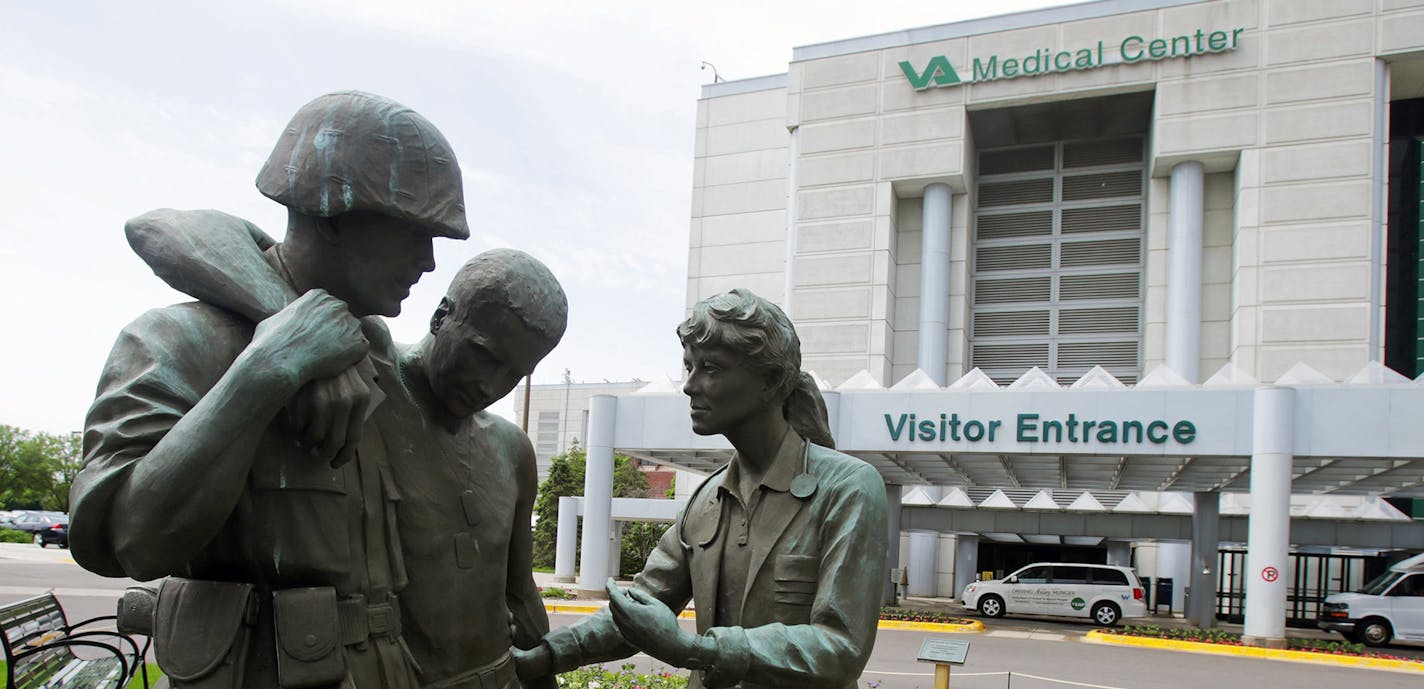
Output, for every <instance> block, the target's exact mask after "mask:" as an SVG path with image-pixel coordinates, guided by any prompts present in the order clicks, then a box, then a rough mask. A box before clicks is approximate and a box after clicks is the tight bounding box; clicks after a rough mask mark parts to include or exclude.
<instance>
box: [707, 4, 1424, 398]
mask: <svg viewBox="0 0 1424 689" xmlns="http://www.w3.org/2000/svg"><path fill="white" fill-rule="evenodd" d="M1198 30H1201V33H1200V34H1198V33H1197V32H1198ZM1212 32H1222V33H1221V36H1227V37H1228V38H1229V40H1232V41H1235V47H1234V49H1223V50H1221V51H1219V52H1210V51H1209V48H1210V47H1211V42H1212V41H1213V40H1214V39H1213V37H1212V35H1213V34H1212ZM1128 36H1138V37H1140V38H1141V41H1140V42H1138V43H1131V44H1130V46H1131V47H1132V49H1133V50H1134V51H1137V50H1140V51H1143V54H1144V55H1147V54H1148V52H1147V51H1149V50H1150V49H1151V47H1152V46H1151V43H1152V41H1153V39H1161V40H1162V41H1163V42H1162V43H1161V44H1160V45H1161V48H1162V50H1164V51H1170V49H1171V48H1172V47H1173V46H1174V45H1179V43H1174V42H1173V39H1174V38H1180V37H1187V44H1189V45H1190V47H1192V48H1193V49H1195V48H1196V46H1197V45H1198V44H1200V45H1203V46H1206V49H1204V52H1200V53H1194V54H1192V55H1189V56H1185V57H1171V56H1170V55H1168V56H1167V57H1164V58H1162V59H1158V60H1151V59H1141V60H1138V61H1135V62H1131V63H1125V62H1120V63H1118V64H1112V62H1113V59H1112V55H1111V53H1113V52H1115V51H1118V52H1120V46H1121V45H1122V43H1121V41H1122V40H1123V39H1124V38H1125V37H1128ZM1228 38H1222V39H1221V41H1225V40H1228ZM1100 40H1101V41H1103V42H1104V45H1105V47H1106V49H1105V51H1104V52H1105V54H1106V57H1105V59H1104V60H1103V62H1104V65H1103V66H1100V67H1096V68H1093V69H1085V70H1081V71H1061V72H1059V71H1054V72H1050V73H1046V74H1040V75H1035V76H1018V77H1016V78H1001V79H997V80H992V81H975V82H973V83H960V84H956V85H951V86H945V87H931V88H927V89H924V90H916V88H914V86H912V84H911V83H910V81H909V79H908V78H907V75H906V73H905V72H904V71H902V68H901V66H900V63H901V61H908V62H910V63H911V64H912V65H913V66H914V69H915V70H916V71H919V70H925V69H926V66H927V65H928V64H930V62H929V61H930V60H931V58H934V57H936V56H944V57H945V58H947V59H948V62H949V63H950V64H952V65H953V67H954V69H955V70H956V71H957V73H958V76H959V77H960V78H961V79H964V80H965V81H966V82H969V81H970V79H971V77H972V75H973V71H974V68H973V67H972V65H973V62H974V60H975V59H976V58H979V59H981V60H987V58H988V56H998V58H999V60H1000V63H999V65H1000V68H1001V69H1006V67H1004V65H1006V63H1005V62H1003V61H1004V60H1006V59H1007V58H1008V57H1011V56H1020V57H1019V59H1021V60H1023V58H1024V56H1028V55H1030V54H1034V55H1037V54H1038V53H1037V52H1036V51H1040V50H1043V51H1047V52H1046V53H1044V54H1045V55H1049V56H1051V55H1054V54H1056V53H1058V52H1061V51H1067V52H1069V53H1073V54H1076V53H1075V51H1078V50H1080V49H1084V48H1090V49H1091V48H1092V47H1095V46H1096V45H1097V44H1098V42H1099V41H1100ZM1218 42H1220V41H1218ZM1422 62H1424V0H1383V1H1381V2H1375V1H1372V0H1329V1H1323V0H1320V1H1307V0H1212V1H1209V2H1190V1H1182V0H1138V1H1126V0H1106V1H1104V2H1097V3H1089V4H1083V5H1073V6H1069V7H1063V8H1057V9H1053V10H1043V11H1038V12H1029V13H1022V14H1017V15H1009V16H1005V17H996V18H990V19H985V20H977V21H971V22H964V23H960V24H953V25H944V26H938V27H927V28H924V29H913V30H906V31H904V32H898V33H892V34H883V35H880V36H871V37H865V38H859V39H850V40H846V41H838V42H833V43H826V44H820V45H815V46H807V47H803V48H797V49H796V50H795V53H794V60H793V62H791V63H790V64H789V65H788V69H787V73H786V74H785V75H777V76H772V77H764V78H760V79H755V80H746V81H738V82H726V83H721V84H715V85H709V86H706V87H704V92H703V98H702V99H701V100H700V101H699V102H698V117H697V135H696V160H695V167H694V170H695V172H694V181H693V202H692V224H691V246H690V249H689V257H688V290H687V303H688V305H689V307H690V306H691V305H692V304H693V303H695V302H696V301H698V300H700V299H702V298H704V297H707V296H710V295H712V294H715V293H717V292H720V291H723V290H726V289H729V288H731V287H737V286H742V287H748V288H750V289H752V290H753V291H756V292H758V293H759V294H762V295H763V296H766V297H768V298H770V299H772V300H774V301H777V302H778V303H781V304H783V305H786V304H788V303H789V305H790V313H791V316H792V318H793V319H794V320H795V322H796V323H797V327H798V330H799V331H800V333H801V337H802V340H803V352H804V357H805V364H804V366H805V368H807V369H808V370H813V371H815V372H816V373H818V374H819V375H820V376H822V377H823V378H824V379H825V380H826V381H828V382H829V383H830V384H832V385H837V384H839V383H841V382H843V381H845V380H846V379H848V378H850V377H851V376H852V375H854V374H855V373H857V372H859V371H861V370H867V371H869V373H870V375H871V376H873V377H874V378H875V380H877V381H878V382H879V383H881V384H883V385H890V384H893V383H894V382H896V381H898V380H900V379H901V378H903V377H904V376H906V375H907V374H909V373H910V372H912V371H913V370H914V369H915V368H916V367H917V362H916V343H917V339H918V335H919V330H918V311H917V305H918V303H919V290H920V260H919V252H920V232H921V230H922V228H921V197H922V196H923V190H924V188H925V186H926V185H927V184H931V183H944V184H947V185H949V187H950V189H951V190H952V193H953V203H952V214H951V221H950V267H949V278H948V290H949V321H948V329H949V347H948V362H947V369H948V371H947V373H948V379H949V380H954V379H956V378H958V377H959V376H960V375H962V374H963V373H965V372H967V371H968V370H969V369H970V368H971V367H972V365H973V361H972V360H971V355H970V344H969V343H970V311H971V306H970V302H969V299H968V294H969V289H970V285H971V279H970V276H971V275H972V270H973V266H972V265H971V264H972V262H973V255H974V252H973V244H974V242H973V239H972V237H973V234H974V232H973V226H974V213H975V202H974V196H975V193H976V187H977V184H978V180H977V172H976V157H977V152H978V150H979V149H978V148H977V147H976V132H975V129H974V127H973V126H972V125H971V116H972V115H973V114H974V113H977V112H985V111H994V110H998V109H1008V108H1016V107H1021V106H1026V105H1032V104H1043V103H1055V102H1067V101H1074V100H1081V99H1090V98H1100V97H1105V96H1113V95H1118V94H1124V93H1141V92H1146V93H1150V94H1151V111H1150V113H1149V115H1148V117H1149V118H1150V120H1149V121H1148V123H1147V124H1148V129H1147V132H1146V141H1147V144H1146V146H1147V149H1146V165H1147V176H1148V182H1147V185H1146V193H1145V196H1146V199H1145V206H1146V209H1145V214H1146V223H1145V228H1144V229H1145V237H1146V243H1145V246H1144V248H1143V251H1144V256H1143V263H1142V265H1143V266H1144V268H1143V273H1144V274H1143V276H1142V277H1143V280H1142V285H1143V287H1142V302H1143V304H1142V309H1141V350H1140V363H1141V370H1140V371H1139V372H1138V373H1137V375H1145V374H1146V373H1147V372H1148V371H1150V370H1151V369H1152V368H1153V367H1154V366H1155V365H1157V364H1159V363H1162V362H1164V361H1165V360H1166V353H1165V351H1166V348H1167V345H1166V343H1165V339H1166V327H1165V324H1166V322H1167V320H1168V306H1167V291H1168V285H1169V282H1170V280H1171V276H1169V275H1168V270H1167V266H1168V248H1169V247H1168V222H1169V218H1168V197H1169V186H1170V183H1169V179H1168V178H1169V175H1170V174H1171V172H1172V169H1173V167H1174V166H1176V165H1177V164H1179V163H1182V162H1185V161H1197V162H1200V163H1201V164H1202V165H1204V166H1205V173H1206V174H1205V184H1204V189H1205V194H1204V197H1205V198H1204V204H1203V210H1204V212H1203V217H1202V221H1201V234H1202V240H1201V252H1202V253H1201V260H1200V274H1201V279H1200V290H1201V307H1200V327H1199V337H1200V343H1199V348H1198V349H1199V352H1200V371H1201V372H1202V373H1201V376H1200V377H1201V378H1203V379H1204V378H1206V377H1207V376H1209V375H1210V374H1211V373H1212V372H1214V371H1216V370H1218V369H1220V368H1221V367H1222V366H1223V365H1225V364H1227V363H1228V362H1229V363H1234V364H1235V365H1236V366H1237V367H1238V368H1240V369H1241V370H1242V371H1244V372H1245V373H1246V374H1248V375H1251V376H1254V377H1255V378H1256V379H1258V380H1273V379H1276V378H1277V377H1279V376H1280V375H1281V374H1283V373H1284V372H1285V371H1286V370H1287V369H1289V368H1290V367H1291V366H1292V365H1294V364H1296V363H1297V362H1304V363H1306V364H1308V365H1309V366H1311V367H1313V368H1315V369H1317V370H1319V371H1321V372H1323V373H1325V374H1326V375H1327V376H1329V377H1331V378H1332V379H1334V380H1337V381H1339V380H1343V379H1344V378H1346V377H1347V376H1348V375H1350V374H1352V373H1354V372H1355V371H1358V370H1359V369H1360V368H1361V367H1362V366H1363V365H1365V364H1366V363H1367V362H1368V361H1371V360H1377V359H1379V357H1380V352H1381V350H1382V348H1383V335H1382V333H1383V321H1384V317H1383V314H1384V303H1383V302H1384V297H1383V294H1384V291H1383V282H1384V255H1383V254H1384V249H1383V243H1384V241H1385V235H1384V222H1385V221H1384V217H1383V216H1384V212H1385V211H1384V206H1385V194H1386V183H1387V174H1386V173H1385V169H1386V168H1385V159H1384V156H1385V155H1386V154H1385V149H1384V144H1385V141H1386V130H1387V127H1388V118H1387V114H1388V106H1389V102H1390V101H1392V100H1399V99H1404V98H1414V97H1419V96H1421V95H1424V79H1421V78H1419V77H1420V75H1421V74H1424V70H1421V68H1420V64H1421V63H1422ZM1025 63H1026V60H1025ZM1194 382H1200V381H1194Z"/></svg>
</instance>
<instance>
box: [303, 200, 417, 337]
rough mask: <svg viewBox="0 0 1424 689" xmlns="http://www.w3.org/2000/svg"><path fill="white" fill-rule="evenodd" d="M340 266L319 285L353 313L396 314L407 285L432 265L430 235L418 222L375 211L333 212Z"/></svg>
mask: <svg viewBox="0 0 1424 689" xmlns="http://www.w3.org/2000/svg"><path fill="white" fill-rule="evenodd" d="M335 238H336V239H335V247H334V250H335V251H338V252H340V258H341V262H340V263H341V269H340V270H338V271H335V272H336V275H334V276H333V280H332V282H333V284H330V285H322V287H325V288H326V290H327V291H329V292H331V293H332V294H333V295H335V296H336V297H338V298H340V299H341V300H343V301H345V302H346V303H347V304H348V305H349V306H350V307H351V312H352V313H353V314H355V315H356V316H358V317H360V316H372V315H380V316H395V315H397V314H399V313H400V310H401V302H402V301H404V300H405V298H406V297H408V296H410V288H411V285H414V284H415V283H416V282H418V281H419V280H420V276H421V275H424V274H425V273H428V272H430V271H432V270H435V253H434V238H433V237H432V236H431V235H430V233H429V232H427V231H426V230H425V229H423V228H421V227H420V226H419V225H417V224H415V223H413V222H410V221H406V220H399V219H396V218H390V217H386V216H383V215H378V214H376V213H347V214H345V215H342V216H339V217H337V218H336V233H335Z"/></svg>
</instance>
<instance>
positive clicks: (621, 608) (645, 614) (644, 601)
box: [605, 578, 697, 667]
mask: <svg viewBox="0 0 1424 689" xmlns="http://www.w3.org/2000/svg"><path fill="white" fill-rule="evenodd" d="M605 588H606V589H607V591H608V610H609V612H611V613H612V614H613V622H614V624H617V625H618V632H619V633H620V634H622V635H623V638H624V639H625V640H627V641H628V643H630V644H633V645H634V646H637V647H638V648H639V649H641V650H642V651H643V652H644V653H647V654H648V655H650V656H652V657H654V658H657V659H658V660H661V661H663V662H664V663H667V664H669V665H674V666H677V667H681V666H682V665H683V664H684V663H685V662H686V661H687V658H688V655H689V654H690V653H691V651H692V647H693V644H694V643H695V642H696V639H697V637H695V636H693V635H692V634H689V633H687V632H685V631H683V629H682V627H679V626H678V625H677V615H674V614H673V612H672V610H669V609H668V606H666V605H664V604H663V602H662V601H660V600H658V599H657V598H654V597H653V596H652V594H649V593H648V592H646V591H643V590H640V589H635V588H630V589H620V588H618V585H617V584H614V583H613V579H611V578H610V579H609V580H608V583H607V585H606V586H605Z"/></svg>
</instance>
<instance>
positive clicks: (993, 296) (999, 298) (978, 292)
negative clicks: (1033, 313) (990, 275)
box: [974, 275, 1053, 304]
mask: <svg viewBox="0 0 1424 689" xmlns="http://www.w3.org/2000/svg"><path fill="white" fill-rule="evenodd" d="M1052 290H1053V286H1052V283H1051V280H1050V278H1049V277H1048V276H1047V275H1045V276H1043V277H1034V278H1013V279H1010V280H975V281H974V303H975V304H1013V303H1019V302H1034V301H1048V299H1049V298H1050V297H1051V296H1052V294H1053V292H1052Z"/></svg>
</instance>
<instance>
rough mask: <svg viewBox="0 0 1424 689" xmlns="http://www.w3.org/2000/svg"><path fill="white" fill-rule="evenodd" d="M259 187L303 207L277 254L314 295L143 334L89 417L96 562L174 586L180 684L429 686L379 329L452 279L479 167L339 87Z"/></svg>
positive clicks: (173, 664)
mask: <svg viewBox="0 0 1424 689" xmlns="http://www.w3.org/2000/svg"><path fill="white" fill-rule="evenodd" d="M257 186H258V188H259V190H261V192H262V193H263V194H264V195H266V196H268V197H269V198H271V199H273V200H275V201H277V202H278V203H281V204H282V205H284V206H286V207H287V209H288V225H287V234H286V238H285V241H284V242H283V243H280V244H275V245H272V246H269V247H267V249H266V251H265V253H264V255H265V259H266V264H267V266H268V267H270V269H271V270H272V271H273V272H274V273H275V274H276V275H278V276H280V278H281V281H282V283H283V284H282V285H281V287H282V289H281V290H279V291H278V292H279V293H280V294H284V295H290V294H296V295H300V296H299V297H297V298H296V299H295V300H294V301H291V303H290V304H287V303H285V298H284V297H279V296H277V293H274V294H273V295H271V298H273V299H278V298H282V299H283V303H280V304H275V305H272V308H270V309H269V310H268V311H267V312H268V313H273V312H274V315H271V316H270V317H266V318H263V319H262V320H260V321H256V322H255V319H253V318H249V317H245V316H243V315H240V312H241V310H240V309H239V310H237V311H234V310H229V309H225V308H221V307H219V306H217V305H215V304H214V303H208V302H206V301H203V300H200V301H197V302H192V303H186V304H178V305H175V306H169V307H165V308H160V309H155V310H152V311H149V312H148V313H146V314H144V315H142V316H140V317H139V318H138V319H137V320H135V321H134V322H132V323H130V324H129V325H128V326H127V327H125V328H124V329H123V331H122V332H121V333H120V334H119V337H118V339H117V341H116V342H115V344H114V348H113V350H112V352H111V353H110V355H109V359H108V361H107V363H106V364H105V366H104V369H103V373H102V376H101V379H100V381H99V386H98V392H97V395H96V398H95V401H94V404H93V406H92V407H91V408H90V410H89V413H88V416H87V418H86V419H85V430H84V458H85V464H84V468H83V470H82V471H81V472H80V474H79V476H78V477H77V478H76V480H75V483H74V487H73V490H72V493H71V495H72V499H71V504H72V514H71V518H72V522H71V524H72V529H71V542H72V550H73V553H74V557H75V559H76V560H77V561H78V562H79V563H80V564H81V565H83V566H84V567H85V568H87V569H89V570H91V571H94V572H97V573H100V574H104V575H107V576H128V577H132V578H134V579H139V580H145V581H146V580H151V579H156V578H160V577H167V579H165V580H164V581H163V583H162V585H161V587H160V588H159V592H158V597H157V601H156V614H155V617H154V619H155V623H154V628H155V635H156V636H155V643H156V647H157V652H158V658H159V664H160V666H161V667H162V668H163V670H164V671H165V674H167V675H168V677H169V679H170V682H171V686H173V687H175V688H182V687H202V688H204V689H208V688H217V687H222V688H223V689H238V688H246V687H258V688H262V687H317V688H323V689H326V688H329V689H337V688H338V687H340V688H342V689H345V688H347V687H350V688H353V689H364V688H375V687H386V688H390V689H404V688H406V687H414V686H416V685H417V680H416V678H415V672H414V668H413V667H412V666H411V662H410V660H409V658H410V653H409V650H408V649H407V648H406V645H405V642H404V640H403V638H402V635H401V622H400V619H401V614H400V595H399V594H400V592H401V590H402V589H403V588H404V587H405V585H406V574H405V568H404V565H403V563H402V560H401V548H400V543H399V534H398V533H397V530H396V525H395V517H394V515H395V510H396V506H397V503H398V500H399V495H398V491H397V490H396V489H395V486H394V483H393V481H392V478H391V470H390V466H389V459H388V458H389V457H390V455H391V448H390V446H389V444H388V440H387V439H386V438H384V437H383V436H384V435H386V434H385V433H383V429H382V424H381V414H382V411H381V409H380V408H379V407H376V408H375V409H374V411H372V409H371V408H372V406H373V404H374V402H376V401H378V400H377V399H375V398H378V397H379V395H380V393H379V392H378V388H377V387H376V386H375V385H374V371H375V370H377V369H380V370H388V369H389V367H390V358H391V357H392V355H393V353H392V348H391V344H390V338H389V335H388V333H386V331H385V327H384V325H382V324H381V322H380V320H379V319H377V318H373V317H374V316H381V315H383V316H394V315H396V314H397V313H399V311H400V308H401V302H402V300H403V299H404V298H405V297H406V296H407V295H408V294H409V290H410V287H411V285H413V284H414V283H415V282H416V281H417V280H418V279H419V278H420V276H421V275H422V274H424V273H426V272H429V271H431V270H433V269H434V267H435V264H434V258H433V240H434V238H435V237H449V238H453V239H464V238H466V237H468V235H469V229H468V227H467V225H466V221H465V212H464V204H463V195H462V188H461V181H460V170H459V166H458V164H457V163H456V161H455V157H454V155H453V153H452V151H451V149H450V146H449V145H448V144H447V143H446V141H445V139H444V137H443V136H442V135H441V134H440V132H439V131H438V130H437V129H436V128H435V127H434V126H433V125H432V124H430V122H428V121H427V120H425V118H423V117H421V116H420V115H419V114H417V113H415V112H413V111H411V110H410V109H408V108H405V107H404V106H401V105H400V104H398V103H395V102H393V101H391V100H388V99H385V98H382V97H379V96H374V95H371V94H366V93H359V92H339V93H332V94H327V95H325V96H322V97H320V98H317V99H316V100H314V101H312V102H311V103H308V104H307V105H305V106H303V107H302V108H301V109H300V110H299V111H298V112H297V114H296V115H295V116H294V117H293V119H292V121H291V123H290V124H289V125H288V127H287V129H286V130H285V131H284V132H283V134H282V136H281V139H280V140H279V141H278V143H277V146H276V148H275V149H274V151H273V152H272V156H271V157H270V158H269V160H268V161H267V163H266V165H265V166H264V167H263V169H262V171H261V172H260V173H259V175H258V179H257ZM131 222H132V223H137V224H143V223H150V222H167V223H214V224H227V225H238V226H242V227H250V225H247V224H246V223H245V221H242V220H240V219H238V218H234V217H232V216H229V215H225V214H222V213H218V212H215V211H191V212H181V211H168V210H165V211H155V212H154V213H151V214H148V215H146V216H142V217H140V218H137V219H135V220H134V221H131ZM253 229H255V228H253ZM199 296H200V297H201V294H200V293H199ZM259 298H260V295H259ZM259 311H260V310H259ZM373 362H374V365H373ZM313 399H316V400H317V401H316V402H312V400H313ZM368 413H369V414H373V415H372V416H370V417H369V419H368Z"/></svg>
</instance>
